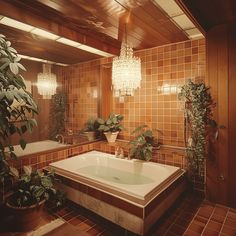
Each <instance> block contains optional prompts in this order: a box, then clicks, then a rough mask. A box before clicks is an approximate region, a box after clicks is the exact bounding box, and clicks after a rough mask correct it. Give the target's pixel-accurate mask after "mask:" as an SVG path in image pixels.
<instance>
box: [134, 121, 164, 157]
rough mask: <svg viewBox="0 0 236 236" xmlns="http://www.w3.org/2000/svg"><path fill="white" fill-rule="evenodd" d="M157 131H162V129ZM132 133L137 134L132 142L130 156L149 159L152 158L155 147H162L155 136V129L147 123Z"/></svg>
mask: <svg viewBox="0 0 236 236" xmlns="http://www.w3.org/2000/svg"><path fill="white" fill-rule="evenodd" d="M157 131H158V132H161V131H160V130H157ZM131 134H136V137H135V139H134V140H133V141H131V142H130V144H131V148H130V157H131V158H136V159H141V160H145V161H149V160H150V159H151V158H152V151H153V148H154V147H155V148H157V149H159V148H160V143H158V140H157V139H156V138H155V137H154V136H153V131H152V130H151V129H149V128H148V126H147V125H141V126H139V127H137V128H136V129H135V130H134V131H133V132H132V133H131Z"/></svg>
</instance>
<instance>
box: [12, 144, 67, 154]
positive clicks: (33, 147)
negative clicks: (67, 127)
mask: <svg viewBox="0 0 236 236" xmlns="http://www.w3.org/2000/svg"><path fill="white" fill-rule="evenodd" d="M65 146H68V145H67V144H62V143H58V142H56V141H52V140H44V141H38V142H33V143H27V145H26V148H25V149H24V150H22V148H21V147H20V145H15V146H14V150H15V154H16V155H17V156H18V157H20V156H25V155H30V154H35V153H38V152H44V151H48V150H52V149H57V148H61V147H65Z"/></svg>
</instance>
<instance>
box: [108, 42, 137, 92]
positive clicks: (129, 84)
mask: <svg viewBox="0 0 236 236" xmlns="http://www.w3.org/2000/svg"><path fill="white" fill-rule="evenodd" d="M140 82H141V60H140V58H138V57H134V56H133V49H132V48H131V47H130V46H129V45H128V44H127V40H126V42H122V44H121V50H120V56H119V57H115V58H114V59H113V62H112V85H113V88H114V90H115V94H116V95H118V96H133V95H134V90H135V89H137V88H139V87H140Z"/></svg>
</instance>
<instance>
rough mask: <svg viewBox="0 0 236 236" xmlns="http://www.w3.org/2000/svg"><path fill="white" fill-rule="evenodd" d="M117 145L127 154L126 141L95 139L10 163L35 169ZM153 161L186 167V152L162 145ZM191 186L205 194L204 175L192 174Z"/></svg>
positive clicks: (112, 150) (27, 156) (109, 150)
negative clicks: (112, 142) (114, 141)
mask: <svg viewBox="0 0 236 236" xmlns="http://www.w3.org/2000/svg"><path fill="white" fill-rule="evenodd" d="M117 146H121V147H123V149H124V152H125V155H126V156H127V155H128V154H127V153H128V145H127V141H126V142H125V141H121V140H118V141H116V143H114V144H109V143H107V142H105V141H96V142H93V143H89V144H81V145H69V146H66V147H62V148H60V149H55V150H49V151H45V152H39V153H35V154H30V155H25V156H21V157H20V158H18V159H17V160H10V163H11V165H13V166H15V167H17V168H19V169H20V168H22V166H24V165H30V166H32V167H33V168H35V169H42V168H44V167H46V166H48V165H49V164H50V163H52V162H55V161H59V160H63V159H66V158H68V157H72V156H75V155H78V154H81V153H85V152H88V151H92V150H97V151H102V152H107V153H110V154H114V153H115V149H116V147H117ZM151 161H153V162H157V163H161V164H167V165H172V166H177V167H180V168H182V169H186V167H187V164H186V154H185V151H184V149H175V148H169V147H168V148H167V147H162V148H161V149H160V150H155V151H154V152H153V157H152V160H151ZM193 188H194V190H195V191H197V193H198V194H200V195H201V196H203V197H204V196H205V195H204V194H205V179H204V176H198V175H196V176H193Z"/></svg>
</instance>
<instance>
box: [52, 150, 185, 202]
mask: <svg viewBox="0 0 236 236" xmlns="http://www.w3.org/2000/svg"><path fill="white" fill-rule="evenodd" d="M89 152H94V151H89ZM89 152H86V153H89ZM95 152H99V151H95ZM99 153H104V152H99ZM83 154H85V153H83ZM83 154H81V155H83ZM104 154H109V153H104ZM73 157H74V158H77V155H76V156H73ZM73 157H71V158H73ZM78 158H79V157H78ZM112 158H113V157H112ZM65 160H66V159H64V160H62V161H65ZM120 161H133V160H124V159H120ZM53 163H54V162H52V163H50V165H49V168H51V169H54V170H55V173H56V174H59V175H62V176H63V177H65V178H70V179H71V180H76V182H79V183H81V184H86V185H88V186H90V187H94V188H96V189H98V190H101V191H104V192H106V193H108V194H112V195H114V196H116V197H119V198H121V199H124V200H128V201H130V202H132V203H136V204H138V205H141V206H145V205H147V204H148V203H149V202H151V201H152V199H153V198H154V197H155V196H157V195H158V194H160V193H161V192H163V191H164V190H165V189H167V188H168V187H169V186H170V185H171V184H172V183H173V182H175V181H176V180H177V179H179V178H180V177H181V176H183V175H185V173H186V171H185V170H183V169H181V168H179V167H176V168H178V169H177V170H176V171H175V172H174V173H172V174H171V175H170V176H169V177H168V178H167V179H165V180H164V181H163V182H161V184H159V185H157V186H155V187H154V188H153V189H152V190H151V191H149V192H148V193H147V194H146V195H145V196H139V195H135V194H134V193H132V192H129V191H125V190H123V189H120V188H119V187H117V186H115V187H114V186H112V184H108V183H104V182H102V181H100V180H96V179H95V178H92V177H91V178H89V177H87V176H85V175H81V174H78V173H74V172H72V171H68V170H64V169H63V168H60V167H55V166H51V164H53ZM145 163H147V164H151V165H160V166H164V167H165V166H170V165H165V164H160V163H155V162H144V164H145ZM171 167H173V166H171ZM174 167H175V166H174Z"/></svg>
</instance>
